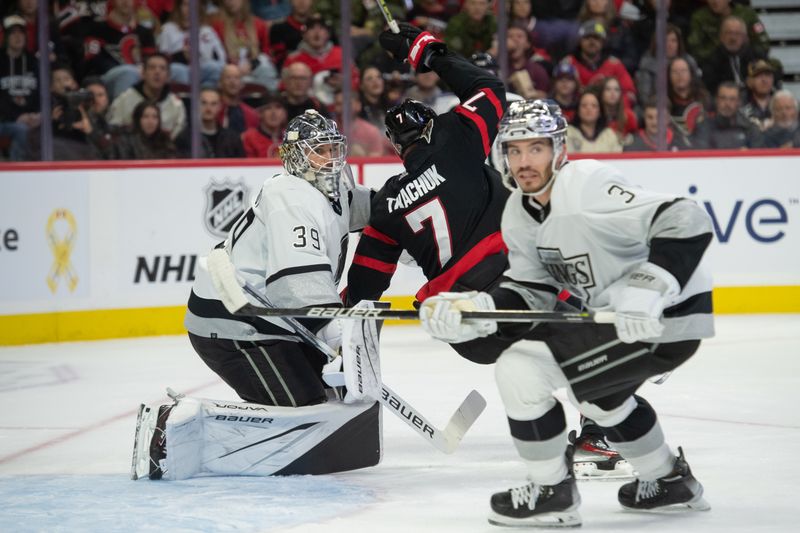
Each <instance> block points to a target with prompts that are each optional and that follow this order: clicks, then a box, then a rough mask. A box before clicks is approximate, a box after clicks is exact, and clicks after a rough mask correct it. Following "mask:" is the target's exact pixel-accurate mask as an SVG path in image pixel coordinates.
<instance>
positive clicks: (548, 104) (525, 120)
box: [492, 100, 567, 196]
mask: <svg viewBox="0 0 800 533" xmlns="http://www.w3.org/2000/svg"><path fill="white" fill-rule="evenodd" d="M542 138H547V139H550V140H551V141H552V143H553V162H552V170H553V174H552V176H551V177H550V179H549V180H547V183H546V184H545V185H544V186H543V187H542V188H541V189H539V190H538V191H535V192H531V193H525V194H526V195H531V196H537V195H539V194H541V193H543V192H545V191H546V190H547V189H549V188H550V187H551V186H552V184H553V179H554V178H555V176H556V173H557V172H558V171H559V169H561V167H563V166H564V164H565V163H566V162H567V152H566V150H565V145H566V140H567V119H565V118H564V116H563V115H562V114H561V108H560V107H559V106H558V104H557V103H556V102H555V101H553V100H520V101H517V102H512V103H511V105H509V106H508V109H507V110H506V112H505V114H504V115H503V118H502V119H501V120H500V126H499V127H498V131H497V141H496V142H495V143H494V145H493V147H492V148H493V151H495V152H497V151H499V152H500V153H499V154H498V153H495V154H493V157H494V159H495V161H501V162H502V164H501V167H502V168H501V170H500V172H501V174H502V176H503V184H504V185H505V186H506V187H508V188H509V189H511V190H515V189H517V188H518V186H517V182H516V181H514V177H513V176H512V175H511V169H510V167H509V165H508V156H507V152H508V143H509V142H510V141H519V140H523V139H542Z"/></svg>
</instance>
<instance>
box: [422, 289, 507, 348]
mask: <svg viewBox="0 0 800 533" xmlns="http://www.w3.org/2000/svg"><path fill="white" fill-rule="evenodd" d="M494 310H495V308H494V300H492V297H491V296H489V294H487V293H485V292H477V291H471V292H441V293H439V294H437V295H436V296H431V297H430V298H428V299H426V300H425V301H424V302H423V303H422V306H421V307H420V308H419V319H420V321H421V322H422V328H423V329H424V330H425V331H427V332H428V333H429V334H430V335H431V336H432V337H434V338H437V339H439V340H443V341H445V342H447V343H451V344H459V343H462V342H467V341H471V340H474V339H477V338H478V337H486V336H488V335H491V334H493V333H494V332H495V331H497V322H495V321H494V320H468V321H462V319H461V311H494Z"/></svg>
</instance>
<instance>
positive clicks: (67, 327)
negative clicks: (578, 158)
mask: <svg viewBox="0 0 800 533" xmlns="http://www.w3.org/2000/svg"><path fill="white" fill-rule="evenodd" d="M773 153H774V152H773ZM604 159H606V160H607V162H608V163H609V164H611V165H614V166H616V167H617V168H619V169H620V170H621V171H622V172H623V173H624V174H625V176H627V177H628V179H629V180H630V181H631V182H633V183H635V184H639V185H642V186H644V187H647V188H650V189H655V190H661V191H664V192H669V193H674V194H679V195H682V196H686V197H688V198H692V199H694V200H695V201H697V202H698V203H700V204H701V205H703V206H704V207H705V209H706V211H707V212H708V213H709V215H710V216H711V219H712V222H713V225H714V234H715V235H714V241H713V243H712V245H711V247H710V250H709V252H708V254H707V258H706V260H707V261H708V265H709V267H710V268H711V271H712V272H713V274H714V280H715V308H716V311H717V312H719V313H754V312H755V313H758V312H766V313H771V312H800V223H799V222H798V220H799V218H798V217H799V216H800V175H798V174H800V172H798V170H797V168H798V165H800V151H792V152H781V155H778V156H775V155H772V153H770V154H769V155H767V152H753V151H751V152H725V153H720V152H707V153H704V154H700V155H693V156H686V155H685V154H680V155H674V154H668V155H665V156H660V157H653V156H652V155H649V154H646V155H643V156H631V157H625V158H622V157H621V156H616V157H604ZM352 167H353V171H354V175H355V176H356V178H357V179H358V180H359V181H361V182H362V183H364V184H366V185H368V186H372V187H378V186H380V185H381V183H383V181H384V180H385V179H386V178H387V177H389V176H391V175H393V174H395V173H397V172H399V171H400V170H401V169H402V167H401V165H400V164H399V163H398V162H397V160H396V159H391V158H384V159H354V160H353V165H352ZM279 171H280V167H279V166H277V165H276V162H275V161H268V160H262V161H252V160H248V161H242V160H227V161H221V160H216V161H208V162H204V161H183V162H148V163H142V164H139V163H133V164H130V163H125V164H119V163H96V164H91V163H87V164H53V165H46V164H5V165H4V166H2V167H0V182H1V183H2V191H3V194H2V196H0V279H2V281H1V282H0V345H10V344H27V343H33V342H53V341H62V340H78V339H99V338H113V337H125V336H138V335H156V334H173V333H180V332H181V331H183V326H182V322H183V309H184V307H183V306H184V304H185V302H186V299H187V297H188V294H189V289H190V287H191V283H192V280H193V273H194V271H195V269H197V268H199V265H198V261H197V259H198V257H200V256H202V255H205V254H206V253H208V251H209V250H210V249H211V248H212V247H213V246H214V245H215V244H216V243H218V242H220V241H221V240H222V239H223V238H224V235H225V232H226V231H227V230H228V229H229V228H230V226H231V224H232V223H233V222H234V221H235V220H236V218H237V217H238V215H239V214H241V213H242V211H243V210H244V209H246V207H247V206H248V204H249V202H250V200H251V199H252V198H254V195H255V194H256V193H257V191H258V190H259V188H260V185H261V183H262V182H263V181H264V179H265V178H267V177H269V176H271V175H272V174H275V173H277V172H279ZM451 179H455V178H451ZM354 241H355V239H353V241H351V246H350V251H351V253H352V250H353V248H354ZM423 282H424V279H423V278H422V276H421V274H420V273H419V271H418V269H416V268H411V267H407V266H404V265H400V266H399V267H398V271H397V274H396V276H395V279H394V280H393V283H392V286H391V288H390V290H389V291H388V293H387V296H388V297H389V299H391V300H392V301H393V302H394V303H396V304H397V305H403V306H408V305H410V302H411V295H413V294H414V293H415V292H416V291H417V289H418V288H419V286H420V285H421V284H422V283H423Z"/></svg>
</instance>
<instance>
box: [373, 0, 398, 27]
mask: <svg viewBox="0 0 800 533" xmlns="http://www.w3.org/2000/svg"><path fill="white" fill-rule="evenodd" d="M378 7H380V9H381V13H383V18H385V19H386V24H388V25H389V29H390V30H392V33H400V27H399V26H398V25H397V21H395V20H394V17H393V16H392V12H391V11H389V8H388V7H387V6H386V0H378Z"/></svg>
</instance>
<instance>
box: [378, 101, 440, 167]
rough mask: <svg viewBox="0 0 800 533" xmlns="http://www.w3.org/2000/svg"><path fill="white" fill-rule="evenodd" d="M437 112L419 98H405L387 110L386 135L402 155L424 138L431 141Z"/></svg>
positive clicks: (385, 120)
mask: <svg viewBox="0 0 800 533" xmlns="http://www.w3.org/2000/svg"><path fill="white" fill-rule="evenodd" d="M434 118H436V112H435V111H434V110H433V109H431V108H430V107H428V106H426V105H425V104H423V103H422V102H420V101H418V100H410V99H409V100H405V101H404V102H403V103H401V104H398V105H396V106H394V107H392V108H391V109H389V110H388V111H387V112H386V118H385V119H384V123H385V124H386V136H387V137H389V140H390V141H391V142H392V146H394V149H395V150H397V153H398V154H400V156H401V157H402V155H403V152H404V151H405V150H406V148H408V147H409V146H411V145H412V144H414V143H415V142H417V141H418V140H419V139H420V138H424V139H425V140H426V141H428V142H429V143H430V142H431V131H432V130H433V119H434Z"/></svg>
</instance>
